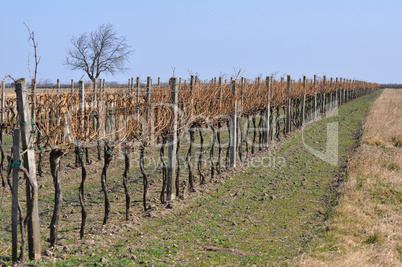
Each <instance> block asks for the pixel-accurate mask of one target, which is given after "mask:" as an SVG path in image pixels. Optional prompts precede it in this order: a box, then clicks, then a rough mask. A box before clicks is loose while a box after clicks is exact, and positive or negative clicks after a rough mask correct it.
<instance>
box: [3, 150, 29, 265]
mask: <svg viewBox="0 0 402 267" xmlns="http://www.w3.org/2000/svg"><path fill="white" fill-rule="evenodd" d="M7 160H8V168H7V184H8V187H9V188H10V191H11V192H13V186H12V182H11V178H10V175H11V171H12V168H11V163H13V159H12V158H11V157H10V156H7ZM18 219H19V223H20V233H21V246H20V251H21V253H20V256H19V257H18V260H19V261H20V262H23V261H24V251H25V236H26V231H25V229H27V228H26V227H27V223H28V222H26V220H25V219H24V217H23V216H22V208H21V204H20V201H19V200H18Z"/></svg>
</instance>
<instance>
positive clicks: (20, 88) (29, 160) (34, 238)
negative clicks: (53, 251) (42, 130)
mask: <svg viewBox="0 0 402 267" xmlns="http://www.w3.org/2000/svg"><path fill="white" fill-rule="evenodd" d="M15 92H16V94H17V110H18V115H19V121H20V124H21V136H22V138H21V140H22V142H21V143H22V150H23V151H26V153H25V154H24V167H25V169H27V171H28V173H29V174H30V177H27V175H24V176H25V180H26V194H27V214H31V216H29V217H28V218H29V220H28V250H29V258H30V259H31V260H38V259H40V258H41V245H40V228H39V211H38V183H37V181H36V166H35V151H34V147H33V142H34V139H35V136H34V135H33V134H32V130H33V129H32V124H31V116H30V112H29V103H28V94H27V90H26V82H25V78H22V79H19V80H17V81H16V82H15ZM29 179H30V180H29Z"/></svg>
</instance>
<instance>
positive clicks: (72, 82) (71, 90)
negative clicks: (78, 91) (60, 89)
mask: <svg viewBox="0 0 402 267" xmlns="http://www.w3.org/2000/svg"><path fill="white" fill-rule="evenodd" d="M70 93H71V94H74V80H73V79H71V89H70Z"/></svg>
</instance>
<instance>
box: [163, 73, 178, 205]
mask: <svg viewBox="0 0 402 267" xmlns="http://www.w3.org/2000/svg"><path fill="white" fill-rule="evenodd" d="M170 85H171V94H172V106H171V109H172V113H173V129H172V133H171V135H170V137H169V143H168V166H167V186H166V200H167V201H171V200H173V199H175V197H176V183H175V181H174V179H175V178H176V167H177V160H176V158H177V116H178V89H179V88H178V87H179V86H178V83H177V78H176V77H173V78H171V79H170Z"/></svg>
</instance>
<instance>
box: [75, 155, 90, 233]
mask: <svg viewBox="0 0 402 267" xmlns="http://www.w3.org/2000/svg"><path fill="white" fill-rule="evenodd" d="M75 154H76V158H77V160H78V163H79V164H80V165H81V184H80V188H79V199H80V205H81V229H80V238H81V239H82V238H83V237H84V231H85V224H86V221H87V211H86V208H85V194H84V185H85V180H86V179H87V170H86V167H85V162H84V159H83V157H82V156H83V155H84V153H83V152H82V150H81V148H79V147H76V148H75Z"/></svg>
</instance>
